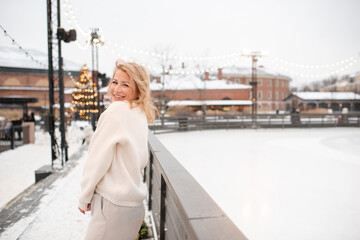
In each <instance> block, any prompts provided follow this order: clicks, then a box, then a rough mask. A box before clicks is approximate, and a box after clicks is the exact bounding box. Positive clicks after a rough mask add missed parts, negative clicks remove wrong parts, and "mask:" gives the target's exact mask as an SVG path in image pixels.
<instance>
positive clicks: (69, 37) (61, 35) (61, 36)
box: [47, 0, 76, 167]
mask: <svg viewBox="0 0 360 240" xmlns="http://www.w3.org/2000/svg"><path fill="white" fill-rule="evenodd" d="M52 1H54V0H47V30H48V61H49V71H48V75H49V118H48V125H49V133H50V138H51V166H52V167H53V164H54V161H55V159H56V158H57V156H56V149H57V147H58V146H57V143H56V138H55V124H54V121H55V120H54V109H53V105H54V66H53V40H54V38H53V29H52V27H53V26H52V24H53V20H52V7H53V4H52V3H53V2H52ZM54 7H55V6H54ZM56 18H57V27H58V29H57V32H56V36H57V39H58V54H59V55H58V57H59V70H58V74H59V96H60V131H61V164H62V166H63V165H64V162H63V160H64V158H65V160H66V161H67V160H68V155H67V143H66V140H65V108H64V76H63V67H62V66H63V59H62V56H61V40H64V41H65V42H70V41H74V40H76V32H75V30H70V31H69V32H67V31H65V30H64V29H63V28H61V26H60V0H57V15H56Z"/></svg>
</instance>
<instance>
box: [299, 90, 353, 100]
mask: <svg viewBox="0 0 360 240" xmlns="http://www.w3.org/2000/svg"><path fill="white" fill-rule="evenodd" d="M292 95H294V96H297V97H298V98H301V99H303V100H330V99H331V100H360V94H356V93H353V92H293V93H292Z"/></svg>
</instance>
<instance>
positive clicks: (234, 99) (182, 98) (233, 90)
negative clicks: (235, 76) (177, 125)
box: [150, 75, 252, 114]
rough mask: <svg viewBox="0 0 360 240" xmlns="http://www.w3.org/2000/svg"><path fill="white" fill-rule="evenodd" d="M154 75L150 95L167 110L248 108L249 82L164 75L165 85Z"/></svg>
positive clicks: (236, 109) (209, 112)
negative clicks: (246, 83) (241, 82)
mask: <svg viewBox="0 0 360 240" xmlns="http://www.w3.org/2000/svg"><path fill="white" fill-rule="evenodd" d="M159 80H160V79H159V78H156V77H155V78H154V79H153V80H152V82H151V84H150V86H151V93H152V97H153V98H154V100H155V102H156V103H157V105H158V106H159V107H160V106H161V105H162V104H165V106H166V110H167V111H168V113H169V114H177V113H179V112H190V113H195V112H197V111H199V110H200V111H203V112H205V111H206V112H207V113H208V114H211V113H214V111H220V112H224V113H226V112H231V113H241V112H244V111H246V110H249V109H250V107H251V105H252V102H251V101H250V92H251V86H249V85H245V84H239V83H234V82H230V81H227V80H225V79H223V80H219V79H214V78H213V79H208V80H203V79H200V78H199V77H197V76H194V75H165V82H164V85H163V84H162V83H161V81H159Z"/></svg>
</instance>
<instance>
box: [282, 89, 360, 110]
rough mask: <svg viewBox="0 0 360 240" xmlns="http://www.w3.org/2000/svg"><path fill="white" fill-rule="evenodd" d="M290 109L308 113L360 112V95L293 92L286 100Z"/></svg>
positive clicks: (350, 93)
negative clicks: (309, 111) (322, 110)
mask: <svg viewBox="0 0 360 240" xmlns="http://www.w3.org/2000/svg"><path fill="white" fill-rule="evenodd" d="M285 101H286V105H287V108H289V109H299V110H300V111H308V110H312V109H332V110H333V111H341V110H342V109H343V108H347V109H348V110H349V111H360V94H356V93H352V92H292V93H291V94H290V95H289V96H288V97H287V98H286V99H285Z"/></svg>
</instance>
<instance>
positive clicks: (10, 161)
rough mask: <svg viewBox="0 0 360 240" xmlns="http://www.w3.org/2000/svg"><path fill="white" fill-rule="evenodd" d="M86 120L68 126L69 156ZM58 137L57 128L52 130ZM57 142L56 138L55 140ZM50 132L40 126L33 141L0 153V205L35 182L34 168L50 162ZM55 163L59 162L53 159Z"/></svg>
mask: <svg viewBox="0 0 360 240" xmlns="http://www.w3.org/2000/svg"><path fill="white" fill-rule="evenodd" d="M84 124H88V123H87V122H78V123H76V122H74V124H73V125H72V126H70V127H69V128H68V136H67V139H68V145H69V150H68V153H69V156H71V155H72V154H73V153H75V152H76V151H77V150H78V149H79V147H80V144H81V136H82V130H81V129H80V126H83V125H84ZM56 136H57V137H58V138H59V137H60V134H59V132H57V133H56ZM58 143H60V140H58ZM50 151H51V147H50V135H49V134H48V133H47V132H44V131H42V130H37V131H36V132H35V143H34V144H26V145H23V146H20V147H18V148H16V149H14V150H8V151H5V152H2V153H0V209H1V208H2V207H4V205H5V204H6V203H8V202H9V201H10V200H11V199H13V198H14V197H16V196H17V195H18V194H19V193H21V192H22V191H23V190H25V189H26V188H27V187H29V186H30V185H32V184H33V183H34V182H35V170H36V169H38V168H40V167H42V166H43V165H51V154H50ZM56 164H57V165H61V164H59V162H57V163H56Z"/></svg>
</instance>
